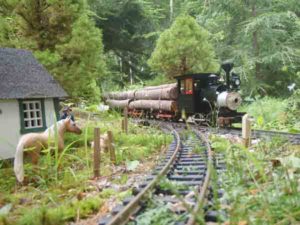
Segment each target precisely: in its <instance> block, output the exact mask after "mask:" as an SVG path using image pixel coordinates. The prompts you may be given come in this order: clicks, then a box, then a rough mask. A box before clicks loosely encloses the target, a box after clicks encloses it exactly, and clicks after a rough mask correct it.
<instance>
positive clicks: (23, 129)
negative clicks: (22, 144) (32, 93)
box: [18, 98, 47, 134]
mask: <svg viewBox="0 0 300 225" xmlns="http://www.w3.org/2000/svg"><path fill="white" fill-rule="evenodd" d="M18 101H19V113H20V128H21V129H20V133H21V134H26V133H30V132H41V131H44V130H45V129H46V128H47V126H46V114H45V101H44V99H36V98H35V99H19V100H18ZM37 101H38V102H40V106H41V109H40V111H41V118H42V126H41V127H33V128H26V127H25V118H24V109H23V103H24V102H37Z"/></svg>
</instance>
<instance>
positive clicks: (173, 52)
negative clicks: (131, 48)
mask: <svg viewBox="0 0 300 225" xmlns="http://www.w3.org/2000/svg"><path fill="white" fill-rule="evenodd" d="M149 65H150V66H151V68H152V69H153V70H155V71H158V72H162V73H164V74H166V75H167V76H168V77H174V76H178V75H182V74H185V73H187V72H215V71H216V70H218V65H217V62H216V59H215V54H214V51H213V48H212V46H211V44H210V43H209V34H208V32H207V31H206V30H205V29H204V28H202V27H200V26H199V25H198V24H197V22H196V20H195V19H193V18H192V17H190V16H181V17H178V18H177V19H176V20H175V22H174V23H173V24H172V26H171V27H170V29H167V30H166V31H164V32H163V33H162V34H161V36H160V37H159V39H158V41H157V45H156V48H155V50H154V52H153V53H152V56H151V58H150V59H149Z"/></svg>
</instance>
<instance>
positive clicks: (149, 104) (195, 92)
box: [104, 63, 243, 126]
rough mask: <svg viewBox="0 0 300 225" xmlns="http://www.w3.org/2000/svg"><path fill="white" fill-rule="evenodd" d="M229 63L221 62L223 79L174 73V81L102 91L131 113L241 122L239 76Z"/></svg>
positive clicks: (113, 103)
mask: <svg viewBox="0 0 300 225" xmlns="http://www.w3.org/2000/svg"><path fill="white" fill-rule="evenodd" d="M232 67H233V64H232V63H224V64H222V68H223V70H224V71H225V73H226V82H224V81H222V80H221V79H220V75H219V74H215V73H197V74H186V75H182V76H178V77H176V80H177V83H174V84H165V85H160V86H153V87H145V88H143V89H141V90H135V91H126V92H119V93H116V92H113V93H107V94H105V95H104V99H105V101H106V103H107V104H108V105H109V106H110V107H112V108H121V109H122V108H125V107H128V114H129V115H130V116H132V117H147V118H156V119H170V120H175V121H177V120H179V119H180V118H182V119H184V120H185V119H187V118H190V120H192V121H193V122H195V123H198V124H201V123H209V124H215V123H216V122H217V123H218V124H219V125H220V126H230V125H231V124H232V123H235V122H241V118H242V116H243V113H239V112H237V108H238V106H240V104H241V102H242V99H241V96H240V94H239V93H238V92H237V91H238V90H239V88H240V79H239V76H238V75H237V74H235V73H234V72H231V70H232Z"/></svg>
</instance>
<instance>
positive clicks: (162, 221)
mask: <svg viewBox="0 0 300 225" xmlns="http://www.w3.org/2000/svg"><path fill="white" fill-rule="evenodd" d="M149 208H150V209H149ZM149 208H147V211H146V212H144V213H142V214H141V215H139V216H137V217H136V219H135V221H136V222H135V223H133V222H130V223H129V224H130V225H133V224H139V225H150V224H155V225H173V224H177V223H178V222H183V221H184V220H185V219H186V218H185V215H177V214H175V213H174V212H172V211H171V210H170V209H169V207H168V206H166V204H164V202H161V201H156V202H155V201H152V202H151V203H150V205H149Z"/></svg>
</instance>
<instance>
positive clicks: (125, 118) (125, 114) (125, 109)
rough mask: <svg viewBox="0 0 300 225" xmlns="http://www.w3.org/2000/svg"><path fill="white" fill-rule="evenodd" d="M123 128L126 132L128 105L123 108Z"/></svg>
mask: <svg viewBox="0 0 300 225" xmlns="http://www.w3.org/2000/svg"><path fill="white" fill-rule="evenodd" d="M124 130H125V133H126V134H127V133H128V107H125V108H124Z"/></svg>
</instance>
